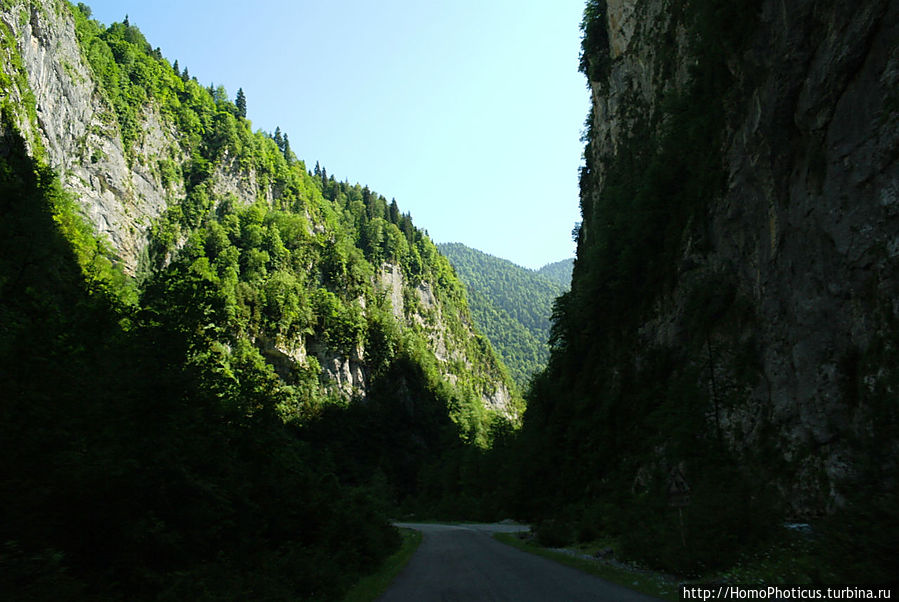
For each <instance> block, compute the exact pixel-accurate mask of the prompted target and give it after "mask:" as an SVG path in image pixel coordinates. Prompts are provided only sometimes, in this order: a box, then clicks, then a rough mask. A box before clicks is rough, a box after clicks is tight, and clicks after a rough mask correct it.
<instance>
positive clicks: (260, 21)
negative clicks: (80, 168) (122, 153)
mask: <svg viewBox="0 0 899 602" xmlns="http://www.w3.org/2000/svg"><path fill="white" fill-rule="evenodd" d="M85 3H86V4H87V5H88V6H90V7H91V8H92V10H93V17H94V18H95V19H97V20H99V21H100V22H102V23H104V24H107V25H108V24H109V23H111V22H113V21H121V20H122V19H123V18H124V16H125V14H128V15H129V20H130V22H131V24H132V25H136V26H138V27H139V28H140V29H141V31H143V33H144V35H145V36H146V37H147V40H148V41H149V42H150V44H152V45H153V46H154V47H156V46H159V47H160V48H161V49H162V53H163V55H164V56H165V57H166V58H168V59H169V60H170V61H174V60H175V59H177V60H178V62H179V65H180V66H181V68H184V67H187V68H188V69H189V71H190V74H191V75H192V76H196V77H197V79H199V81H200V83H202V84H204V85H206V84H210V83H214V84H216V85H218V84H222V85H224V86H225V88H226V89H227V90H228V93H229V95H230V96H231V97H232V98H233V97H234V94H235V93H236V92H237V89H238V88H243V90H244V92H245V94H246V97H247V116H248V117H249V119H250V120H251V121H252V122H253V127H254V129H263V130H266V131H269V132H272V131H274V129H275V127H276V126H280V127H281V130H282V131H285V132H287V133H288V134H289V136H290V144H291V148H292V149H293V150H294V152H295V153H296V154H297V156H298V157H299V158H300V159H303V160H304V161H305V162H306V165H307V167H309V168H310V169H311V168H312V166H314V165H315V162H316V161H319V162H320V163H321V164H322V166H324V167H325V168H326V169H327V170H328V173H329V174H334V176H335V177H336V178H337V179H339V180H349V181H350V183H355V182H359V183H361V184H367V185H368V186H370V187H371V189H372V190H374V191H376V192H378V193H380V194H382V195H384V196H385V197H387V199H388V201H389V200H390V199H391V198H396V200H397V203H399V206H400V208H401V210H402V211H409V212H411V214H412V217H413V220H414V221H415V224H416V225H417V226H418V227H420V228H424V229H425V230H427V231H428V232H429V234H430V235H431V238H432V239H434V240H435V241H436V242H462V243H465V244H467V245H469V246H471V247H475V248H477V249H480V250H482V251H485V252H488V253H491V254H493V255H496V256H499V257H503V258H506V259H509V260H511V261H513V262H515V263H518V264H520V265H523V266H526V267H531V268H537V267H540V266H541V265H543V264H545V263H549V262H552V261H557V260H559V259H564V258H566V257H571V256H573V255H574V245H573V243H572V241H571V229H572V227H573V226H574V223H575V222H576V221H578V220H579V219H580V218H579V209H578V198H577V194H578V186H577V173H578V167H579V165H580V164H581V155H582V150H583V148H582V144H581V142H580V134H581V131H582V128H583V124H584V119H585V118H586V115H587V110H588V98H589V95H588V91H587V88H586V83H585V79H584V77H583V76H582V75H581V74H580V73H578V71H577V65H578V53H579V48H580V31H579V24H580V21H581V15H582V12H583V8H584V0H533V1H529V2H520V1H514V0H444V1H441V2H428V1H422V0H378V1H375V0H367V1H366V0H333V1H328V0H320V1H318V2H310V1H308V0H292V1H291V0H272V1H263V2H256V3H249V2H246V1H241V2H238V1H234V0H226V1H222V0H216V1H211V0H180V1H177V2H176V1H173V0H155V1H153V2H147V1H146V0H94V1H93V2H90V1H88V2H85Z"/></svg>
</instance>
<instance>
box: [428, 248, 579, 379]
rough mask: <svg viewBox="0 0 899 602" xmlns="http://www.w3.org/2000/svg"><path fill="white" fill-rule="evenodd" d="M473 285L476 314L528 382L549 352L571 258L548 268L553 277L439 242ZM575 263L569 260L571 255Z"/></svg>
mask: <svg viewBox="0 0 899 602" xmlns="http://www.w3.org/2000/svg"><path fill="white" fill-rule="evenodd" d="M437 248H438V249H440V252H441V253H443V254H444V255H445V256H446V257H447V258H448V259H449V260H450V262H451V263H452V264H453V267H454V268H455V270H456V273H457V274H458V275H459V278H461V279H462V282H464V283H465V286H466V287H467V289H468V298H469V304H470V307H471V315H472V317H473V318H474V320H475V324H477V326H478V328H479V329H480V330H481V331H483V332H484V333H485V334H486V335H487V337H488V338H489V339H490V342H491V343H493V346H494V347H495V348H496V350H497V352H498V353H499V355H500V357H502V359H503V362H505V364H506V366H508V368H509V371H510V372H511V373H512V376H513V377H514V378H515V380H516V381H517V382H518V383H519V384H520V385H521V386H524V385H526V384H527V382H528V380H529V379H530V377H531V375H532V374H533V373H534V372H537V371H539V370H541V369H543V367H544V366H545V365H546V360H547V359H548V357H549V346H548V343H547V341H548V340H549V318H550V314H551V313H552V305H553V302H554V301H555V299H556V297H558V296H559V295H560V294H562V293H563V292H564V291H565V290H567V288H568V284H567V283H565V284H562V283H561V282H560V280H561V279H562V278H564V271H565V265H566V261H561V262H557V263H555V264H551V266H552V267H551V266H546V267H545V268H543V269H547V270H550V272H549V273H551V274H553V276H552V277H549V278H548V277H544V276H543V275H542V271H543V269H541V271H539V272H535V271H533V270H529V269H527V268H523V267H521V266H518V265H515V264H514V263H512V262H511V261H508V260H505V259H500V258H498V257H494V256H492V255H489V254H487V253H483V252H481V251H478V250H476V249H472V248H470V247H467V246H465V245H463V244H461V243H448V244H440V245H437ZM568 261H569V263H568V265H569V266H570V260H568Z"/></svg>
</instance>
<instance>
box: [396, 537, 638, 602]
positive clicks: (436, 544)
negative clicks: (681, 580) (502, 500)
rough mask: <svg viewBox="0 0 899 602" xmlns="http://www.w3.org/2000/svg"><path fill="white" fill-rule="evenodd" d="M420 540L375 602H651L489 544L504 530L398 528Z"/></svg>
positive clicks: (618, 587) (591, 578) (575, 572)
mask: <svg viewBox="0 0 899 602" xmlns="http://www.w3.org/2000/svg"><path fill="white" fill-rule="evenodd" d="M397 526H399V527H407V528H410V529H417V530H418V531H421V532H422V533H423V534H424V537H423V538H422V542H421V545H420V546H419V547H418V550H416V552H415V554H414V555H413V556H412V559H411V560H410V561H409V564H408V565H406V568H405V569H403V572H402V573H400V574H399V576H398V577H397V578H396V580H395V581H394V582H393V584H392V585H391V586H390V589H388V590H387V591H386V592H385V593H384V595H383V596H381V597H380V598H378V600H379V601H380V602H399V601H402V602H419V601H420V602H428V601H431V600H435V601H436V600H439V601H441V602H443V601H446V602H450V601H455V600H484V601H488V600H509V601H510V602H531V601H533V602H538V601H539V602H545V601H553V600H559V601H566V602H576V601H579V600H584V601H587V600H589V601H591V602H595V601H597V600H610V601H621V602H629V601H631V600H634V601H636V600H641V601H642V600H655V598H652V597H649V596H646V595H644V594H640V593H637V592H635V591H632V590H629V589H627V588H624V587H622V586H620V585H616V584H614V583H609V582H608V581H603V580H602V579H600V578H599V577H594V576H593V575H588V574H586V573H582V572H580V571H577V570H575V569H573V568H570V567H567V566H564V565H561V564H557V563H555V562H553V561H551V560H547V559H545V558H541V557H540V556H535V555H533V554H528V553H526V552H522V551H520V550H517V549H515V548H513V547H511V546H507V545H505V544H502V543H500V542H498V541H496V540H495V539H493V536H492V534H493V533H495V532H497V531H521V530H527V527H521V526H517V525H505V524H491V525H485V524H477V525H437V524H418V523H398V524H397Z"/></svg>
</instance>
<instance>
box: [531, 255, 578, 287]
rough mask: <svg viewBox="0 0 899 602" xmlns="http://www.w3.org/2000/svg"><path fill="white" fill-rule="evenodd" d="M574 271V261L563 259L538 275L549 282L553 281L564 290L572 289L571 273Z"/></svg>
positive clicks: (548, 265)
mask: <svg viewBox="0 0 899 602" xmlns="http://www.w3.org/2000/svg"><path fill="white" fill-rule="evenodd" d="M573 270H574V259H563V260H561V261H554V262H553V263H548V264H546V265H545V266H543V267H542V268H540V269H539V270H537V273H538V274H540V275H541V276H543V277H544V278H546V279H548V280H552V281H553V282H555V283H557V284H558V285H559V286H561V287H562V289H563V290H566V291H567V290H568V289H569V288H571V272H572V271H573Z"/></svg>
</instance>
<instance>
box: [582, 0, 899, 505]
mask: <svg viewBox="0 0 899 602" xmlns="http://www.w3.org/2000/svg"><path fill="white" fill-rule="evenodd" d="M596 4H597V5H598V8H599V10H600V13H601V19H602V20H603V21H604V25H605V35H606V36H607V39H606V40H605V41H604V42H605V43H604V44H601V45H602V46H604V48H603V49H601V50H600V51H597V52H594V53H592V54H591V53H588V54H587V56H586V57H585V58H586V59H587V67H586V70H587V71H588V73H589V74H590V75H591V76H592V77H591V81H590V86H591V89H592V91H593V123H592V136H591V138H590V140H589V143H590V145H589V147H588V149H589V153H590V154H589V156H588V161H589V164H590V168H591V170H592V173H593V176H594V180H593V182H594V184H593V186H592V188H589V189H588V190H587V194H586V197H585V198H584V199H583V200H582V202H583V203H584V207H585V208H584V211H585V220H584V224H583V227H582V231H581V242H580V244H581V247H586V246H589V245H590V244H591V243H592V241H595V239H596V237H597V236H598V233H597V228H599V226H598V224H599V223H600V222H599V221H598V220H599V218H598V217H591V216H590V212H591V210H596V211H598V210H599V209H597V207H596V206H595V203H596V199H598V198H599V197H600V196H601V195H602V194H603V191H604V188H605V187H606V186H607V185H608V182H607V174H608V172H609V170H610V169H611V166H612V165H614V164H615V162H616V161H620V160H621V159H622V156H621V154H622V149H623V148H624V147H625V146H626V145H627V144H629V143H631V142H632V137H633V136H634V132H636V131H637V127H638V123H642V124H644V126H645V124H647V123H649V124H650V125H649V131H651V132H654V133H655V134H659V135H660V133H661V132H663V131H664V129H665V127H666V124H668V123H670V122H671V120H673V119H677V116H671V115H667V114H665V106H666V105H665V102H666V101H667V99H669V98H670V97H671V96H672V95H673V94H678V93H680V92H682V91H684V90H686V89H688V88H689V86H691V85H693V83H694V79H693V75H692V72H691V69H692V68H693V67H694V66H695V65H696V64H697V63H698V57H697V56H696V54H695V50H694V49H695V48H696V47H697V41H696V37H695V36H696V31H695V27H694V24H693V23H692V22H691V21H690V20H689V18H688V15H690V14H691V8H692V5H694V4H697V3H695V2H694V3H685V2H680V1H675V0H608V1H607V2H599V3H596ZM744 4H745V3H744ZM751 4H752V5H753V6H752V10H751V13H750V14H751V15H752V16H753V18H754V19H755V22H754V23H752V25H751V26H750V27H749V33H748V36H747V38H746V41H745V43H744V44H743V45H742V46H741V47H739V48H737V49H735V50H734V53H733V54H732V55H730V56H728V57H727V61H726V66H727V72H728V75H729V77H730V78H731V83H730V84H729V85H728V88H727V90H726V91H725V93H724V94H723V95H722V97H721V98H720V99H719V100H720V101H721V102H722V103H723V111H724V113H723V115H724V119H723V123H724V128H723V131H722V132H708V135H709V136H715V135H720V140H721V144H720V147H719V148H717V152H718V153H719V154H720V156H721V158H722V162H723V175H724V180H725V181H724V186H723V189H722V190H721V192H720V193H719V194H717V195H716V198H714V199H711V200H710V201H709V202H708V203H707V204H706V205H705V207H704V209H703V210H702V211H701V212H700V213H699V214H698V215H696V216H694V219H692V220H691V221H690V222H689V223H688V224H687V226H686V228H685V230H684V231H683V232H682V233H681V235H680V242H679V244H678V248H679V251H678V254H679V259H678V265H676V266H672V273H673V274H674V281H675V282H676V284H674V286H673V287H672V288H671V289H669V290H667V291H663V289H662V287H661V285H660V292H659V295H658V298H657V299H656V303H655V305H654V309H653V310H652V311H651V312H649V314H648V315H645V316H644V317H643V321H642V326H641V328H640V329H639V337H640V339H641V343H640V344H641V345H648V346H652V345H662V346H665V347H669V348H677V349H683V350H687V351H686V352H685V360H684V361H685V362H686V364H688V365H692V366H694V367H697V368H701V370H700V372H701V373H702V374H703V375H704V377H703V380H702V382H701V383H700V384H701V386H702V387H703V388H704V389H705V390H707V391H708V393H709V396H710V397H712V398H713V401H715V416H714V417H713V416H712V412H711V411H710V413H709V421H713V420H714V421H717V423H718V426H719V428H720V429H721V430H722V431H723V433H724V435H725V436H726V438H727V440H728V442H729V443H730V445H731V447H732V448H733V449H734V450H736V451H737V452H738V453H744V452H751V451H752V450H757V449H758V448H760V447H763V446H770V447H773V448H774V449H775V450H776V455H777V456H778V457H779V458H780V460H778V461H779V462H782V464H783V466H784V467H785V468H784V469H778V470H777V471H774V470H773V469H772V477H771V478H772V479H776V480H777V483H778V486H779V488H780V490H781V491H782V493H783V494H784V496H785V498H786V499H787V500H788V501H789V503H790V504H791V508H792V510H793V512H794V513H795V514H796V515H800V516H801V515H809V514H813V513H816V512H820V511H822V510H826V509H828V508H832V507H834V506H838V505H839V504H840V503H841V500H842V489H841V484H843V483H845V482H846V481H847V480H851V479H852V478H854V477H856V476H858V471H859V466H860V464H861V462H862V459H863V458H865V457H867V456H866V454H867V453H868V452H866V451H863V450H862V446H861V445H860V444H859V440H862V439H865V438H867V437H869V436H870V435H871V433H872V432H873V431H874V430H875V428H876V425H877V422H878V420H879V419H880V418H879V415H880V414H879V412H881V411H882V408H883V406H882V405H879V404H882V403H883V400H887V402H888V403H889V404H893V405H894V404H895V402H896V399H897V395H899V390H897V389H896V387H897V385H899V378H897V377H899V372H897V366H899V364H897V362H896V357H897V356H896V352H897V349H896V347H897V344H899V329H897V324H899V161H897V159H899V112H897V109H899V2H897V1H895V0H865V1H862V2H854V3H846V2H838V1H821V0H818V1H816V0H763V1H761V2H758V3H751ZM602 41H603V40H601V42H602ZM642 131H645V130H642ZM692 150H693V149H690V148H684V149H683V152H684V153H690V152H691V151H692ZM584 256H585V254H584V253H582V252H581V251H580V250H579V257H578V262H579V263H580V264H581V265H580V266H578V267H577V268H576V270H575V280H577V279H578V272H581V273H583V272H584V271H585V270H586V269H587V266H586V265H585V262H587V261H588V260H587V259H585V258H584ZM725 282H726V283H727V286H732V287H733V291H734V292H733V299H736V300H737V301H738V302H741V303H743V304H744V305H746V306H747V307H748V308H749V314H750V315H751V316H752V318H751V319H750V320H748V321H743V322H740V323H739V324H737V323H734V324H733V325H732V326H733V327H728V326H727V325H726V324H725V322H726V318H721V319H720V320H718V322H717V324H716V326H714V327H712V328H711V330H710V331H708V332H705V333H700V332H698V331H697V330H696V329H695V327H694V326H693V325H694V323H695V320H693V318H692V316H691V311H693V312H694V313H695V308H694V309H691V308H690V307H689V304H690V299H691V296H695V292H696V290H697V288H701V287H709V286H719V285H720V283H725ZM691 320H693V321H691ZM703 338H705V339H706V340H704V341H703ZM737 349H744V350H746V349H748V350H750V352H749V356H750V357H749V358H747V357H746V354H745V353H744V354H742V355H740V357H737V356H738V355H739V354H738V352H737ZM747 365H750V366H752V368H751V369H749V370H748V374H747V370H746V366H747ZM878 400H880V401H878ZM891 411H892V410H891ZM881 454H882V456H881V457H880V458H879V459H878V460H876V462H878V463H880V464H881V467H882V468H887V467H889V466H892V467H894V468H895V466H896V461H897V458H899V447H897V442H896V441H895V440H892V441H888V442H885V447H883V448H882V449H881Z"/></svg>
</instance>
